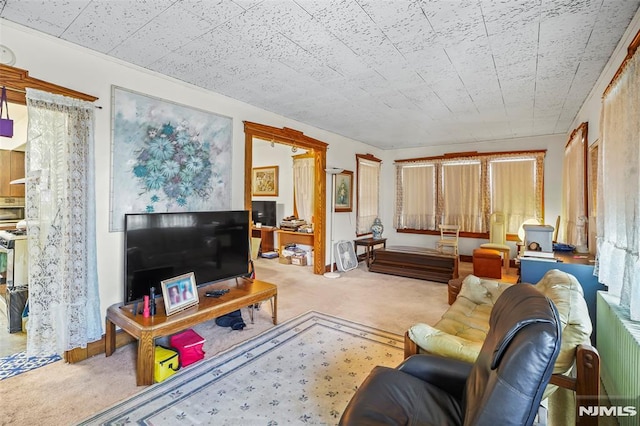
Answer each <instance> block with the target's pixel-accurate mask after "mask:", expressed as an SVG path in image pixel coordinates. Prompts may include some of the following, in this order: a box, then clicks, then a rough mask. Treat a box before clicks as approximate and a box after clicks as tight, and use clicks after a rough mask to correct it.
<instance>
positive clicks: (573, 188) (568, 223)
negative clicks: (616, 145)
mask: <svg viewBox="0 0 640 426" xmlns="http://www.w3.org/2000/svg"><path fill="white" fill-rule="evenodd" d="M585 131H586V127H585V126H580V127H579V128H577V129H576V130H575V131H574V132H573V133H572V137H571V139H570V140H569V143H568V144H567V146H566V147H565V150H564V160H563V162H562V209H561V213H560V228H559V229H558V241H560V242H563V243H567V244H574V245H576V244H586V241H584V240H581V237H580V236H579V229H578V225H579V224H582V226H585V225H586V224H585V222H584V220H583V219H585V220H586V217H585V199H584V193H585V188H584V177H585V164H584V153H585V133H584V132H585Z"/></svg>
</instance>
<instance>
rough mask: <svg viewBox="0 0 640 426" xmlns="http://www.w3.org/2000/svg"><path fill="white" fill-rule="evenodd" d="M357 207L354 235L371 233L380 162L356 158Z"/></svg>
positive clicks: (378, 188) (376, 205)
mask: <svg viewBox="0 0 640 426" xmlns="http://www.w3.org/2000/svg"><path fill="white" fill-rule="evenodd" d="M357 184H358V206H357V216H356V233H357V234H358V235H363V234H368V233H370V232H371V225H373V220H374V219H375V218H376V217H378V214H379V213H378V208H379V206H378V199H379V196H380V195H379V192H380V162H378V161H370V160H365V159H362V158H358V183H357Z"/></svg>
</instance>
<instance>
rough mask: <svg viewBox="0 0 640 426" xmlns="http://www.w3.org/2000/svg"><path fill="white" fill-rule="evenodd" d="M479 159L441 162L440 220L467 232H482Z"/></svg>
mask: <svg viewBox="0 0 640 426" xmlns="http://www.w3.org/2000/svg"><path fill="white" fill-rule="evenodd" d="M480 172H481V167H480V162H479V161H473V160H472V161H466V160H465V161H449V162H443V163H442V186H441V187H442V222H439V223H438V224H440V223H442V224H444V225H460V229H463V230H465V231H467V232H483V231H484V227H483V222H484V221H483V220H482V217H483V215H482V211H483V209H482V190H481V185H480V178H481V176H480Z"/></svg>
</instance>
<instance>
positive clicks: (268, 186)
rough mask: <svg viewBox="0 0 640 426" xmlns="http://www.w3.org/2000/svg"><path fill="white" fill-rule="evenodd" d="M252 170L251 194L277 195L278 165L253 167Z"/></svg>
mask: <svg viewBox="0 0 640 426" xmlns="http://www.w3.org/2000/svg"><path fill="white" fill-rule="evenodd" d="M252 172H253V173H252V176H251V183H252V186H251V189H252V191H251V193H252V195H256V196H260V195H263V196H269V195H270V196H274V197H277V196H278V166H268V167H254V168H253V171H252Z"/></svg>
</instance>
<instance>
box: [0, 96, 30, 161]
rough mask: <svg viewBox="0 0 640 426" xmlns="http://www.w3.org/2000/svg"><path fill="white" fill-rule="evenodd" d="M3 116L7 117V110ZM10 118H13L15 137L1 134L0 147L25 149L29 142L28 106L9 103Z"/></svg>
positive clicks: (11, 149) (10, 149)
mask: <svg viewBox="0 0 640 426" xmlns="http://www.w3.org/2000/svg"><path fill="white" fill-rule="evenodd" d="M2 117H3V118H6V117H7V116H6V112H4V113H3V115H2ZM9 118H10V119H12V120H13V137H11V138H7V137H4V136H0V149H6V150H9V151H13V150H17V151H24V149H25V144H26V143H27V107H26V106H24V105H19V104H9Z"/></svg>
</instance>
